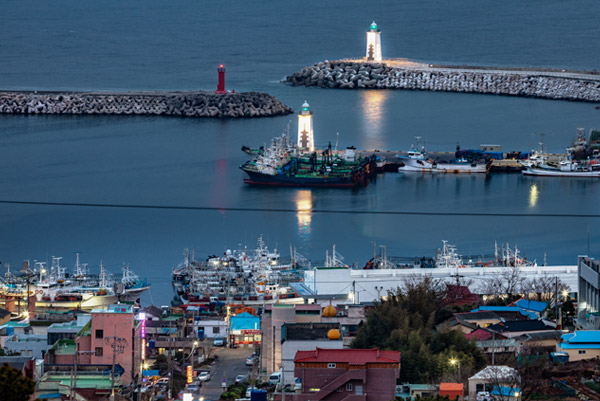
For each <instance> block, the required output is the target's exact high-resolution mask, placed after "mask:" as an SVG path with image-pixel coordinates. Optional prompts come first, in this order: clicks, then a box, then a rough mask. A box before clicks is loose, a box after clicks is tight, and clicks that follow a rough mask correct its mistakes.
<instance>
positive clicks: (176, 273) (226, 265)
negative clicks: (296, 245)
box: [172, 236, 308, 305]
mask: <svg viewBox="0 0 600 401" xmlns="http://www.w3.org/2000/svg"><path fill="white" fill-rule="evenodd" d="M290 255H291V257H290V259H289V260H282V259H281V256H280V254H279V252H278V251H277V249H274V250H271V249H269V248H268V247H267V245H266V243H265V241H264V240H263V239H262V236H261V237H259V238H258V241H257V247H256V248H255V249H253V250H249V249H248V248H246V247H244V248H242V247H241V246H240V248H239V249H237V250H231V249H228V250H226V251H225V252H223V256H220V257H219V256H216V255H210V256H209V257H207V258H206V260H204V261H200V260H196V258H195V255H194V252H190V251H189V250H187V249H186V250H184V260H183V262H182V263H180V264H178V265H177V266H174V267H173V269H172V284H173V289H174V291H175V300H174V301H175V302H174V303H175V304H184V305H186V304H187V305H209V304H214V303H217V302H222V303H232V302H235V303H238V302H244V303H245V304H263V303H272V302H276V301H281V300H284V299H285V300H286V302H294V301H295V300H296V301H297V300H298V299H297V297H296V294H295V293H294V292H293V291H292V290H291V289H290V288H289V287H288V285H287V283H289V282H291V281H294V280H296V279H298V278H299V274H300V273H299V272H301V270H302V268H303V267H304V266H307V265H308V262H307V261H306V259H305V258H304V257H302V255H300V254H299V253H298V252H297V251H296V250H295V249H293V248H290Z"/></svg>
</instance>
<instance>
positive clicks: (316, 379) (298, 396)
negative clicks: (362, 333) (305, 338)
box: [276, 348, 400, 401]
mask: <svg viewBox="0 0 600 401" xmlns="http://www.w3.org/2000/svg"><path fill="white" fill-rule="evenodd" d="M294 366H295V368H294V376H295V377H298V378H300V380H301V382H302V385H301V390H300V392H299V393H295V394H290V395H287V394H286V399H288V398H289V399H290V400H289V401H308V400H311V401H321V400H322V401H341V400H344V399H346V400H352V401H360V400H363V401H367V400H368V401H389V400H393V399H394V397H395V394H396V379H397V378H398V376H399V372H400V352H397V351H381V350H379V349H322V348H317V349H315V350H311V351H298V352H297V353H296V357H295V358H294ZM276 399H278V398H277V397H276Z"/></svg>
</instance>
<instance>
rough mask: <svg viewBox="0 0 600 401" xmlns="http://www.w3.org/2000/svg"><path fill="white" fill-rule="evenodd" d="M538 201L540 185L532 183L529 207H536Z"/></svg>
mask: <svg viewBox="0 0 600 401" xmlns="http://www.w3.org/2000/svg"><path fill="white" fill-rule="evenodd" d="M537 202H538V187H537V184H535V183H534V184H531V187H529V207H535V206H536V205H537Z"/></svg>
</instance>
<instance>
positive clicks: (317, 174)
mask: <svg viewBox="0 0 600 401" xmlns="http://www.w3.org/2000/svg"><path fill="white" fill-rule="evenodd" d="M337 142H339V134H338V141H337ZM337 142H336V146H335V148H333V147H332V146H331V143H329V145H328V146H327V147H326V148H325V149H318V150H315V146H314V134H313V129H312V112H311V111H310V106H309V105H308V103H306V102H305V103H304V104H303V105H302V112H301V113H300V114H299V115H298V139H297V142H296V143H292V141H291V140H290V135H289V124H288V126H287V129H286V132H284V133H283V134H282V135H281V136H279V137H276V138H273V140H272V141H271V145H270V146H268V147H267V146H266V145H265V146H263V147H261V148H259V149H251V148H249V147H246V146H243V147H242V151H244V152H245V153H247V154H249V155H251V156H253V159H252V160H249V161H248V162H246V163H244V164H243V165H241V166H240V169H242V170H243V171H244V172H246V174H248V178H247V179H245V180H244V182H245V183H246V184H250V185H263V186H285V187H327V188H354V187H356V186H360V185H365V184H367V183H368V180H369V179H370V178H372V177H374V176H375V174H376V173H377V162H376V157H375V156H373V157H368V158H357V157H356V154H355V152H354V148H347V149H346V150H345V151H343V150H342V151H338V146H337Z"/></svg>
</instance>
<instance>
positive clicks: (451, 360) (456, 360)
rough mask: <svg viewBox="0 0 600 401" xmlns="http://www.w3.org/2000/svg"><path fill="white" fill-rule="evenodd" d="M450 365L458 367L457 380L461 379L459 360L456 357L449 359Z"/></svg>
mask: <svg viewBox="0 0 600 401" xmlns="http://www.w3.org/2000/svg"><path fill="white" fill-rule="evenodd" d="M450 365H452V366H454V365H456V366H457V367H458V381H459V382H460V381H461V376H460V361H459V360H458V359H456V358H452V359H450Z"/></svg>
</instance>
